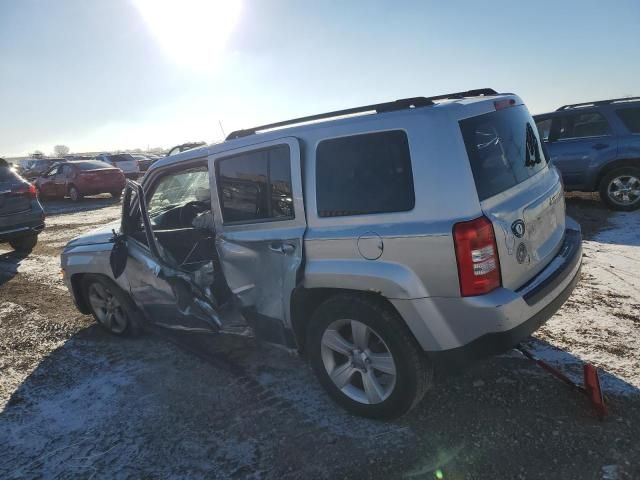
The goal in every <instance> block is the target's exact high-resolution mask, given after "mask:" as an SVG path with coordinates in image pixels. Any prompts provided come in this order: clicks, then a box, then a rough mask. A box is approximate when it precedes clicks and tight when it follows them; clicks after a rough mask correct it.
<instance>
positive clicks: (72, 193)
mask: <svg viewBox="0 0 640 480" xmlns="http://www.w3.org/2000/svg"><path fill="white" fill-rule="evenodd" d="M69 198H70V199H71V201H72V202H79V201H80V200H81V199H82V195H81V194H80V192H79V191H78V189H77V188H76V186H75V185H71V186H70V187H69Z"/></svg>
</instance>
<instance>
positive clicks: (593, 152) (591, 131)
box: [534, 97, 640, 210]
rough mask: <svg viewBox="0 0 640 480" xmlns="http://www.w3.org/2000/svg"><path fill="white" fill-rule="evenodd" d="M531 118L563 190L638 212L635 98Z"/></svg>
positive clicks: (639, 143) (639, 110)
mask: <svg viewBox="0 0 640 480" xmlns="http://www.w3.org/2000/svg"><path fill="white" fill-rule="evenodd" d="M534 118H535V120H536V124H537V126H538V130H539V132H540V136H541V138H542V139H543V141H544V142H545V144H546V148H547V150H548V152H549V155H550V157H551V161H552V162H553V164H554V165H555V166H556V167H558V169H559V170H560V172H562V178H563V180H564V185H565V188H566V190H567V191H572V190H578V191H583V192H599V193H600V197H601V198H602V200H603V201H604V202H605V203H606V204H607V205H608V206H609V207H610V208H612V209H615V210H635V209H637V208H640V97H633V98H618V99H612V100H602V101H597V102H587V103H578V104H574V105H565V106H563V107H560V108H559V109H558V110H556V111H555V112H551V113H545V114H542V115H536V116H535V117H534Z"/></svg>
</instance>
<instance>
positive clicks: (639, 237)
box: [566, 192, 640, 246]
mask: <svg viewBox="0 0 640 480" xmlns="http://www.w3.org/2000/svg"><path fill="white" fill-rule="evenodd" d="M566 205H567V215H569V216H570V217H573V218H574V219H576V220H577V221H578V222H579V223H580V226H581V227H582V236H583V238H584V239H585V240H592V239H593V240H597V241H598V242H600V243H607V244H617V245H629V246H640V210H637V211H634V212H614V211H612V210H609V209H607V207H606V206H605V205H604V204H603V203H602V202H601V201H600V198H599V197H598V195H597V194H592V193H578V192H571V193H568V194H567V196H566Z"/></svg>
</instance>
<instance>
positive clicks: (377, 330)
mask: <svg viewBox="0 0 640 480" xmlns="http://www.w3.org/2000/svg"><path fill="white" fill-rule="evenodd" d="M307 351H308V352H309V357H310V360H311V365H312V367H313V369H314V371H315V373H316V376H317V377H318V380H319V381H320V383H321V385H322V386H323V387H324V389H325V390H326V391H327V393H328V394H329V395H330V396H331V398H332V399H333V400H334V401H335V402H336V403H338V404H339V405H341V406H342V407H343V408H345V409H346V410H347V411H349V412H351V413H354V414H356V415H359V416H363V417H369V418H385V419H388V418H397V417H399V416H401V415H403V414H405V413H406V412H408V411H409V410H410V409H411V408H413V407H414V406H415V405H416V404H417V403H418V402H419V401H420V400H421V399H422V398H423V396H424V394H425V392H426V391H427V389H428V388H429V387H430V386H431V384H432V382H433V367H432V365H431V363H430V362H429V361H428V359H427V357H426V355H425V354H424V352H423V351H422V350H421V349H420V346H419V345H418V344H417V342H416V340H415V338H414V337H413V336H412V334H411V332H410V331H409V330H408V328H407V327H406V325H405V324H404V322H403V321H402V318H401V317H400V316H399V315H398V314H397V313H396V312H395V311H394V310H393V308H391V307H390V306H389V305H388V304H386V303H385V302H384V301H383V300H382V299H378V298H374V297H365V296H354V295H340V296H336V297H333V298H330V299H329V300H327V301H325V302H324V303H322V304H321V305H320V306H319V307H318V309H317V310H316V311H315V313H314V314H313V317H312V318H311V323H310V325H309V329H308V332H307Z"/></svg>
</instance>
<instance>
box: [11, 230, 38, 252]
mask: <svg viewBox="0 0 640 480" xmlns="http://www.w3.org/2000/svg"><path fill="white" fill-rule="evenodd" d="M37 243H38V235H37V234H35V233H33V234H31V235H27V236H25V237H20V238H16V239H14V240H10V241H9V245H11V248H13V249H14V250H15V251H16V252H20V253H30V252H31V250H33V249H34V248H35V246H36V244H37Z"/></svg>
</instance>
